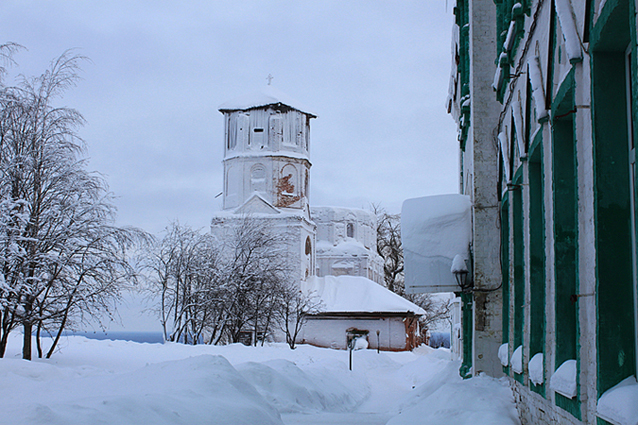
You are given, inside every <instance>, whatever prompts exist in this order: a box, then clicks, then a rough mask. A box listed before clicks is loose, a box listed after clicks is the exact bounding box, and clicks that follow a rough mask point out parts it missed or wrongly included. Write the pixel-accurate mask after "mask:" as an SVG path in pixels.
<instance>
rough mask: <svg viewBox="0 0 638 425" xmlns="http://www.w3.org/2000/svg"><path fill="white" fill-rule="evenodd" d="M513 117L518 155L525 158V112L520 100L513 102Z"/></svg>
mask: <svg viewBox="0 0 638 425" xmlns="http://www.w3.org/2000/svg"><path fill="white" fill-rule="evenodd" d="M512 116H513V117H514V129H515V130H516V144H517V145H518V155H519V157H520V158H525V157H526V156H527V153H525V139H524V137H525V132H524V131H523V129H524V128H525V127H524V126H523V112H522V111H521V103H520V102H519V101H518V100H514V101H512Z"/></svg>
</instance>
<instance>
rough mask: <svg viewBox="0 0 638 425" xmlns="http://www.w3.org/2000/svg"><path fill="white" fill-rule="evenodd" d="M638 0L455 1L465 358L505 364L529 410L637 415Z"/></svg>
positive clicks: (555, 415) (614, 419) (580, 418)
mask: <svg viewBox="0 0 638 425" xmlns="http://www.w3.org/2000/svg"><path fill="white" fill-rule="evenodd" d="M636 9H637V2H636V0H582V1H575V0H572V1H570V0H518V1H517V0H457V4H456V7H455V9H454V13H455V18H456V25H455V32H454V43H453V45H454V50H453V72H452V78H451V82H450V96H449V99H448V104H447V106H448V112H450V113H451V114H452V116H453V117H454V118H455V119H456V121H457V123H458V128H459V144H460V171H461V173H460V175H461V178H460V191H461V193H463V194H467V195H469V196H470V197H471V200H472V217H473V230H472V259H473V264H472V275H473V281H474V282H473V288H472V290H471V291H468V292H466V293H464V294H462V299H463V306H462V310H463V312H462V316H463V321H464V324H463V336H462V340H463V346H464V347H463V365H464V368H465V371H471V372H472V373H473V374H477V373H480V372H487V373H488V374H490V375H492V376H501V375H503V374H504V375H506V376H507V377H508V379H509V380H510V382H511V384H512V387H513V389H514V392H515V396H516V400H517V405H518V408H519V413H520V415H521V418H522V420H523V421H524V423H530V424H536V423H561V424H563V423H573V424H580V423H587V424H596V423H598V424H600V423H614V424H625V423H635V419H636V418H635V416H634V417H633V418H631V417H629V418H628V417H627V415H632V414H636V413H635V411H634V413H631V406H638V383H636V372H637V369H638V356H637V354H636V353H637V352H638V336H637V335H638V334H637V324H638V312H637V305H638V287H637V283H636V282H637V278H636V276H637V269H638V262H637V259H636V247H637V245H636V202H635V199H636V173H635V162H636V150H635V140H636V138H637V137H638V133H637V131H638V129H637V128H636V127H637V126H636V122H637V121H636V120H637V118H638V107H637V99H638V72H637V61H636V54H637V53H638V52H637V51H636V50H637V38H636V32H637V28H638V24H637V23H638V21H637V18H636ZM623 397H624V398H623ZM627 406H630V407H627ZM628 409H629V410H628ZM631 420H633V422H631Z"/></svg>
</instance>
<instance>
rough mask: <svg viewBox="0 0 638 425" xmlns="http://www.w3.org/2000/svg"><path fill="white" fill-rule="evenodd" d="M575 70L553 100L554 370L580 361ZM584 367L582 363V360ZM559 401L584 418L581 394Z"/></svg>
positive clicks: (573, 413)
mask: <svg viewBox="0 0 638 425" xmlns="http://www.w3.org/2000/svg"><path fill="white" fill-rule="evenodd" d="M573 76H574V74H573V72H571V73H570V74H569V75H568V77H567V78H565V80H564V81H563V84H562V85H561V87H560V88H559V90H558V93H557V95H556V99H555V100H554V103H553V104H552V116H553V117H554V120H553V124H554V125H553V127H552V174H553V203H554V208H553V209H554V261H555V264H554V269H555V300H554V303H555V316H556V323H555V332H556V356H555V364H554V370H556V369H558V367H560V365H561V364H562V363H563V362H565V361H566V360H571V359H575V360H576V361H579V356H578V352H579V345H578V341H579V335H578V333H579V332H578V303H576V302H573V296H574V295H575V294H578V227H577V220H578V213H577V210H578V194H577V187H578V179H577V172H576V170H577V160H576V140H575V128H574V114H573V113H572V112H570V111H573V109H574V78H573ZM579 368H580V364H579ZM556 405H557V406H559V407H561V408H563V409H565V410H566V411H568V412H570V413H571V414H572V415H574V416H575V417H577V418H580V403H579V402H578V400H577V398H574V399H567V398H565V397H563V396H561V395H560V394H556Z"/></svg>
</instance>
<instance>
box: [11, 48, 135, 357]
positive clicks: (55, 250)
mask: <svg viewBox="0 0 638 425" xmlns="http://www.w3.org/2000/svg"><path fill="white" fill-rule="evenodd" d="M82 60H84V58H83V57H82V56H78V55H73V54H72V53H71V52H66V53H64V54H62V55H61V56H60V57H59V58H57V59H56V60H55V61H53V62H52V65H51V68H50V69H49V70H47V71H46V72H45V73H44V74H42V75H41V76H39V77H36V78H30V79H28V78H26V77H22V78H21V80H20V83H19V84H18V85H17V86H16V87H5V86H2V88H1V93H2V95H1V102H2V112H1V115H0V173H1V174H0V210H1V211H0V212H2V216H1V218H0V266H1V267H2V277H1V278H0V280H1V282H2V284H1V285H0V311H1V312H0V315H1V319H2V320H1V322H2V327H1V332H2V335H0V355H2V354H4V350H5V348H6V342H7V337H8V335H9V333H10V332H11V331H12V330H13V329H14V328H15V327H16V326H18V325H20V326H22V327H23V334H24V340H23V351H22V355H23V358H24V359H31V352H32V347H31V341H32V333H33V331H34V330H37V334H38V336H39V333H40V331H41V330H43V329H45V330H55V331H56V332H57V335H58V338H59V335H60V334H61V332H62V330H63V329H64V327H65V326H67V325H68V323H69V321H70V319H71V318H75V319H77V317H78V315H79V316H82V315H91V314H96V313H98V312H99V311H101V310H106V309H107V308H108V304H109V300H112V299H113V298H114V297H117V296H118V295H119V288H120V285H121V284H122V283H123V282H124V281H127V280H128V279H129V278H132V277H134V273H133V270H132V268H131V267H130V266H129V265H128V263H127V260H126V255H125V248H126V247H127V246H130V245H131V244H133V243H134V242H138V241H141V240H143V239H144V238H145V236H144V233H143V232H141V231H136V230H133V229H120V228H117V227H115V226H114V225H113V222H114V215H115V209H114V207H113V205H112V203H111V196H110V194H109V193H108V189H107V185H106V182H105V181H104V180H103V179H102V178H101V177H99V176H98V175H95V174H91V173H89V172H87V171H86V170H85V166H86V164H85V162H84V161H83V160H82V159H79V156H80V155H81V154H82V153H83V149H84V143H83V141H82V140H81V139H80V138H79V136H78V134H77V128H78V127H79V126H81V125H82V124H83V123H84V119H83V118H82V116H81V115H80V113H79V112H77V111H75V110H74V109H71V108H65V107H56V106H54V102H55V100H56V99H57V98H58V97H60V96H61V95H62V94H63V93H64V91H65V90H67V89H68V88H70V87H72V86H74V85H75V83H76V81H77V79H78V71H79V63H80V62H81V61H82ZM58 338H56V340H55V341H54V347H55V344H56V343H57V340H58ZM36 340H37V344H38V354H39V355H40V356H41V355H42V349H41V346H40V341H39V338H36ZM54 347H53V348H54ZM51 353H52V350H50V351H49V353H47V355H48V356H50V355H51Z"/></svg>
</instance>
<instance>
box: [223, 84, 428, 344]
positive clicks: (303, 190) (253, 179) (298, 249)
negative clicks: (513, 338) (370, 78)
mask: <svg viewBox="0 0 638 425" xmlns="http://www.w3.org/2000/svg"><path fill="white" fill-rule="evenodd" d="M219 110H220V112H221V113H222V114H224V120H225V134H224V160H223V163H224V187H223V193H222V195H223V208H222V210H221V211H219V212H217V213H216V214H215V215H214V217H213V219H212V222H211V232H212V233H213V234H214V235H218V236H219V237H220V238H223V237H224V234H227V233H228V232H230V231H232V229H233V228H234V227H235V226H238V225H239V224H240V223H241V221H242V220H243V219H244V217H246V216H247V215H250V217H251V218H253V219H258V220H265V221H266V222H267V224H268V227H269V228H270V229H271V231H273V232H277V233H278V234H279V235H282V234H285V238H284V239H285V240H286V241H287V244H288V246H287V259H288V261H289V262H290V266H291V269H292V270H298V273H299V274H298V281H299V282H300V290H302V291H304V290H305V291H311V292H312V293H313V294H315V295H317V296H319V298H320V300H321V302H322V304H323V305H324V308H323V310H322V311H321V312H319V313H318V314H315V315H313V316H312V317H310V319H309V322H308V323H307V324H306V325H307V326H306V329H304V331H303V332H302V334H301V335H300V336H299V340H298V342H299V343H308V344H313V345H317V346H322V347H331V348H342V349H343V348H345V347H346V342H347V339H348V335H352V334H353V332H354V334H357V335H359V337H361V335H365V338H366V340H367V342H368V344H369V345H368V346H370V347H372V348H377V347H378V348H380V349H382V350H410V349H412V348H414V347H415V346H417V345H418V344H420V341H421V339H420V332H421V331H420V329H419V325H418V319H419V317H420V316H421V315H423V314H424V313H425V312H424V311H423V310H422V309H421V308H419V307H418V306H416V305H414V304H413V303H411V302H409V301H407V300H405V299H403V298H401V297H399V296H398V295H396V294H394V293H392V292H390V291H389V290H388V289H386V288H385V287H383V286H382V285H381V283H382V281H383V260H382V258H381V256H380V255H379V254H378V253H377V233H376V216H375V214H374V213H372V212H370V211H365V210H362V209H356V208H342V207H310V206H309V194H310V167H311V162H310V120H311V119H313V118H316V117H317V116H316V115H315V114H314V113H312V112H310V110H309V109H308V108H306V107H303V106H301V104H299V103H298V102H296V101H294V100H292V99H290V98H289V97H288V96H287V95H285V94H284V93H281V92H279V91H278V90H276V89H274V88H273V87H271V86H267V87H265V88H264V90H263V91H261V92H257V93H253V94H250V95H247V96H242V97H239V98H237V99H234V100H232V101H229V102H226V103H224V104H223V105H222V106H221V107H220V108H219ZM325 279H328V280H325Z"/></svg>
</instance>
